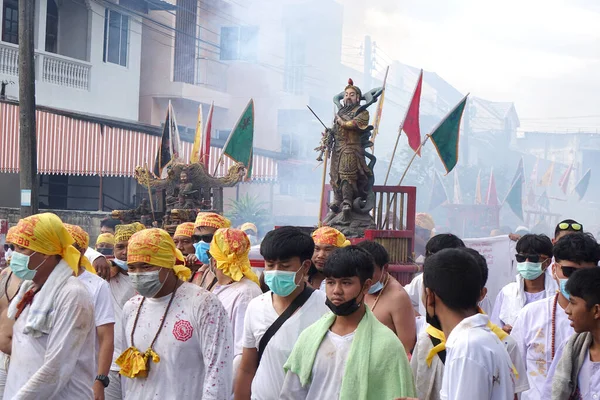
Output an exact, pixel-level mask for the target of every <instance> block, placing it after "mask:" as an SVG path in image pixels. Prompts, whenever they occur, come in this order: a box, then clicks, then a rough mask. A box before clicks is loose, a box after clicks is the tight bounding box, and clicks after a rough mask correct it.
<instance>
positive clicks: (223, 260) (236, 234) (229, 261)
mask: <svg viewBox="0 0 600 400" xmlns="http://www.w3.org/2000/svg"><path fill="white" fill-rule="evenodd" d="M209 253H210V255H211V256H212V257H213V258H214V259H215V261H216V262H217V268H218V269H220V270H221V271H223V273H224V274H225V275H227V276H228V277H230V278H231V279H233V280H234V281H236V282H239V281H240V280H241V279H242V277H244V276H245V277H246V278H248V279H250V280H251V281H253V282H254V283H256V284H257V285H259V286H260V283H259V281H258V277H257V276H256V274H255V273H254V271H252V269H251V268H250V260H249V259H248V254H249V253H250V240H249V239H248V235H246V234H245V233H244V232H242V231H241V230H239V229H231V228H225V229H219V230H217V231H216V232H215V235H214V236H213V240H212V242H211V243H210V250H209Z"/></svg>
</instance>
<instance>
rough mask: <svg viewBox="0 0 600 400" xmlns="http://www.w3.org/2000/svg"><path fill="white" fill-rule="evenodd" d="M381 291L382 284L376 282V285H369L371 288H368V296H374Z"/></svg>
mask: <svg viewBox="0 0 600 400" xmlns="http://www.w3.org/2000/svg"><path fill="white" fill-rule="evenodd" d="M381 289H383V283H381V281H378V282H377V283H374V284H372V285H371V287H370V288H369V294H375V293H377V292H379V291H380V290H381Z"/></svg>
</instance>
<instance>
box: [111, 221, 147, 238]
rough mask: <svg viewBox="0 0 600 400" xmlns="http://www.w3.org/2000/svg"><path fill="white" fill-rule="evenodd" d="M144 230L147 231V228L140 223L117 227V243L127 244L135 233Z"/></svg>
mask: <svg viewBox="0 0 600 400" xmlns="http://www.w3.org/2000/svg"><path fill="white" fill-rule="evenodd" d="M143 229H146V227H145V226H144V225H142V224H140V223H139V222H134V223H133V224H127V225H117V226H116V227H115V243H119V242H127V241H128V240H129V239H130V238H131V236H133V234H134V233H136V232H139V231H141V230H143Z"/></svg>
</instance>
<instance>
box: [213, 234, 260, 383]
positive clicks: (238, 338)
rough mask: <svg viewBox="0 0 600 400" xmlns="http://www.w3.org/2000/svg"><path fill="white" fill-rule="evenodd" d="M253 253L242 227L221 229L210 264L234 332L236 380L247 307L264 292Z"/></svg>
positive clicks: (215, 239)
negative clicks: (250, 254) (255, 269)
mask: <svg viewBox="0 0 600 400" xmlns="http://www.w3.org/2000/svg"><path fill="white" fill-rule="evenodd" d="M249 252H250V240H249V239H248V236H247V235H246V234H245V233H244V232H242V231H241V230H239V229H232V228H225V229H218V230H217V231H216V232H215V235H214V237H213V240H212V242H211V243H210V250H209V255H210V260H209V265H210V269H211V272H212V273H213V274H214V275H215V276H216V277H217V284H216V285H215V286H214V287H213V288H212V292H213V293H214V294H215V295H216V296H217V298H218V299H219V300H220V301H221V303H223V306H224V307H225V311H227V315H229V321H230V322H231V328H232V331H233V343H234V352H233V377H234V380H235V376H236V374H237V370H238V367H239V366H240V362H241V361H242V351H243V348H244V346H243V341H244V319H245V318H246V310H247V309H248V304H250V301H252V299H253V298H255V297H258V296H260V295H261V294H262V290H260V286H259V284H260V283H259V282H258V277H257V276H256V274H255V273H254V272H253V271H252V268H251V267H250V260H249V259H248V253H249ZM232 384H233V382H232Z"/></svg>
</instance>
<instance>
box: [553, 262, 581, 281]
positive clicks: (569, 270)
mask: <svg viewBox="0 0 600 400" xmlns="http://www.w3.org/2000/svg"><path fill="white" fill-rule="evenodd" d="M555 264H556V265H558V267H559V268H560V269H561V271H562V274H563V275H564V276H565V278H569V277H570V276H571V275H573V272H575V271H577V268H575V267H563V266H562V265H560V264H559V263H557V262H555Z"/></svg>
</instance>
